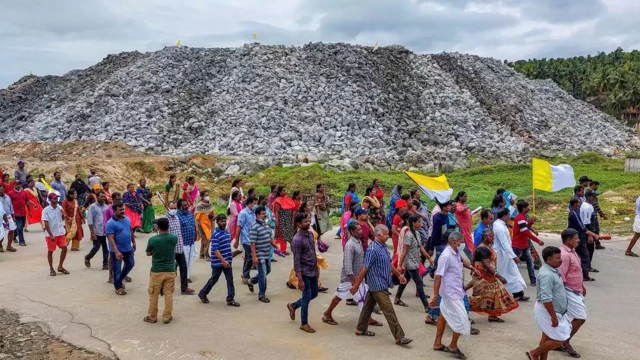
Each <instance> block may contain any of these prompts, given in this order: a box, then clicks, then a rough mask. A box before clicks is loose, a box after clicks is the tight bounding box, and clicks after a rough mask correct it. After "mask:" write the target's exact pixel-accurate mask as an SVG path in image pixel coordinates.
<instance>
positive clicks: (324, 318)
mask: <svg viewBox="0 0 640 360" xmlns="http://www.w3.org/2000/svg"><path fill="white" fill-rule="evenodd" d="M322 322H323V323H325V324H329V325H338V323H337V322H336V321H335V320H333V319H327V318H326V317H324V316H323V317H322Z"/></svg>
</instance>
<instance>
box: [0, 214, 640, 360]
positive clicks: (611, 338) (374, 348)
mask: <svg viewBox="0 0 640 360" xmlns="http://www.w3.org/2000/svg"><path fill="white" fill-rule="evenodd" d="M87 233H88V232H87ZM147 238H148V236H140V237H139V239H138V252H137V253H136V266H135V269H134V270H133V272H132V274H131V277H132V278H133V282H132V283H131V284H127V291H128V294H127V295H126V296H118V295H116V294H114V289H113V286H112V285H110V284H107V283H106V280H107V272H106V271H102V270H100V267H101V266H100V265H101V264H100V262H101V260H99V259H98V257H96V258H94V260H93V267H92V268H85V266H84V264H83V257H84V255H85V254H86V253H87V252H88V251H89V249H90V241H87V240H84V241H82V243H81V251H80V252H69V256H68V257H67V261H66V266H65V267H66V268H67V269H68V270H69V271H70V272H71V274H70V275H66V276H63V275H59V276H56V277H50V276H49V271H48V266H47V263H46V246H45V244H44V240H43V234H42V232H40V230H39V229H38V228H37V226H32V231H31V232H29V233H28V234H27V244H28V246H27V247H19V248H18V252H16V253H7V252H5V253H2V254H0V277H2V281H1V282H0V284H1V285H0V303H1V304H2V306H3V307H5V308H7V309H10V310H13V311H16V312H18V313H20V314H21V315H22V316H23V319H24V320H26V321H41V322H43V323H45V324H47V325H48V326H49V327H50V329H51V331H52V333H53V334H54V335H56V336H59V337H61V338H62V339H63V340H66V341H69V342H71V343H73V344H75V345H78V346H82V347H85V348H87V349H89V350H93V351H98V352H101V353H103V354H106V355H110V354H111V355H113V354H117V356H118V357H119V358H121V359H163V358H167V359H279V360H286V359H291V360H294V359H295V360H299V359H353V358H370V359H371V358H379V359H390V358H395V357H402V358H403V359H421V358H430V359H449V358H451V357H450V356H449V355H448V354H445V353H436V352H434V351H432V350H431V348H432V344H433V339H434V336H435V327H432V326H429V325H425V324H424V317H425V314H424V312H423V310H422V306H421V304H420V301H419V300H418V299H417V298H416V297H414V296H413V285H410V286H409V288H408V291H407V292H406V293H405V294H406V295H405V296H404V301H405V302H406V303H408V304H409V307H408V308H398V307H397V308H396V312H397V314H398V317H399V319H400V323H401V324H402V326H403V327H404V330H405V332H406V334H407V336H408V337H411V338H413V339H414V341H413V343H412V344H411V345H410V346H409V347H407V348H400V347H398V346H396V345H394V341H393V338H392V336H391V333H390V331H389V328H388V327H387V326H386V322H385V321H384V317H383V316H375V318H376V319H378V320H380V321H382V322H383V323H384V324H385V326H384V327H381V328H378V327H376V328H372V329H371V330H374V331H375V332H376V336H375V337H368V338H362V337H356V336H355V335H354V330H355V326H356V323H357V319H358V313H357V309H356V308H355V307H352V306H346V305H340V306H338V308H337V309H336V311H335V312H334V317H335V319H336V320H337V321H338V322H339V325H338V326H330V325H326V324H324V323H322V322H321V316H322V313H323V311H324V310H325V309H326V307H327V306H328V305H329V302H330V301H331V298H332V297H333V293H332V292H331V291H330V292H329V293H326V294H320V295H319V296H318V298H317V299H316V300H314V301H313V302H312V305H311V310H310V324H311V325H312V326H313V327H314V328H315V329H316V331H317V333H315V334H306V333H304V332H302V331H300V330H299V329H298V327H299V323H298V322H292V321H291V320H290V319H289V316H288V313H287V310H286V308H285V304H286V303H288V302H291V301H294V300H296V299H297V298H298V297H299V294H300V293H299V292H298V291H294V290H289V289H287V288H286V287H285V281H286V279H287V277H288V274H289V271H290V269H291V267H292V265H291V264H292V258H291V257H287V258H286V259H284V260H282V259H280V261H279V262H278V263H275V264H273V267H272V269H273V270H272V273H271V274H270V275H269V278H268V279H269V288H268V291H267V296H268V297H269V298H270V299H271V303H270V304H264V303H261V302H259V301H258V300H257V293H256V294H251V293H250V292H249V291H248V289H247V287H246V286H243V285H242V284H241V282H240V268H241V260H240V259H239V258H237V261H235V262H234V263H233V268H234V276H235V285H236V300H237V301H238V302H240V303H241V304H242V306H241V307H240V308H231V307H228V306H226V304H225V301H224V299H225V296H226V287H225V283H224V281H221V282H219V283H218V284H217V285H216V287H215V288H214V290H213V291H212V293H211V294H210V296H209V298H210V300H211V304H207V305H205V304H202V303H201V302H200V301H199V300H198V298H197V297H196V296H182V295H180V294H178V295H176V296H175V305H174V314H173V316H174V322H173V323H171V324H169V325H164V324H162V323H156V324H147V323H144V322H143V321H142V318H143V317H144V316H145V315H146V311H147V297H148V295H147V284H148V275H149V269H150V265H151V261H150V258H148V257H146V256H145V255H144V252H143V251H144V248H145V245H146V242H147ZM543 238H544V240H545V241H547V244H553V245H559V243H560V241H559V236H555V235H551V236H543ZM326 241H327V242H328V243H329V244H331V245H332V246H331V249H330V250H329V252H328V253H327V254H326V258H327V260H328V262H329V265H330V267H329V269H327V270H326V271H324V272H323V273H322V276H321V279H322V281H323V283H324V285H325V286H327V287H329V288H330V289H333V288H335V287H336V286H337V284H338V282H339V277H340V268H341V263H342V254H341V252H342V251H341V248H340V245H339V243H338V241H337V240H334V239H333V235H329V236H326ZM626 244H627V242H626V241H624V240H619V241H615V240H614V241H609V242H606V247H607V248H606V250H601V251H597V252H596V254H595V261H594V266H595V267H597V268H598V269H600V271H601V272H600V273H599V274H595V275H594V277H595V278H596V279H597V281H595V282H592V283H588V284H587V290H588V294H587V303H588V306H589V319H588V321H587V323H586V324H585V326H584V327H583V328H582V330H581V331H580V333H578V335H577V337H576V338H575V339H574V341H573V346H574V347H575V349H576V350H577V351H578V352H579V353H581V354H582V359H586V360H589V359H593V360H596V359H597V360H605V359H638V358H640V357H639V356H638V354H637V349H635V341H637V335H638V334H640V322H639V321H638V320H639V319H640V317H639V313H638V307H637V302H638V299H639V298H640V296H639V295H640V286H639V285H638V280H637V278H636V276H638V275H639V274H640V259H633V258H629V257H625V256H624V248H625V247H626ZM55 256H56V257H57V256H58V253H56V254H55ZM521 271H522V273H523V275H525V278H526V269H525V268H523V267H522V268H521ZM209 275H210V265H209V263H208V262H206V261H204V260H198V262H197V264H196V266H195V273H194V275H193V276H192V279H193V281H194V283H193V284H192V287H193V288H194V289H196V290H199V289H200V288H201V287H202V286H203V285H204V283H205V282H206V281H207V279H208V277H209ZM426 283H427V284H426V291H427V294H432V291H433V289H432V284H433V283H432V281H431V280H427V281H426ZM526 291H527V295H529V296H531V297H532V298H533V299H535V289H534V288H529V289H527V290H526ZM256 292H257V289H256ZM392 292H394V291H393V290H392ZM161 304H162V301H161ZM161 306H162V305H161ZM298 316H299V312H298ZM471 317H472V318H473V319H475V320H476V322H477V324H476V327H477V328H479V329H480V330H481V331H482V333H481V334H480V335H479V336H472V337H471V338H469V339H466V340H463V341H462V342H461V344H460V348H461V349H462V350H463V351H464V352H465V353H466V354H467V356H468V357H469V358H470V359H492V358H496V359H525V354H524V352H525V351H527V350H529V349H531V348H533V347H535V346H536V344H537V343H538V341H539V337H540V333H539V331H538V330H537V328H536V326H535V324H534V322H533V302H530V303H523V304H522V305H521V306H520V308H519V309H517V310H516V311H515V312H513V313H511V314H508V315H506V316H504V320H505V321H506V323H504V324H495V323H488V322H487V319H486V318H484V317H481V316H478V315H475V314H473V313H472V315H471ZM449 338H450V331H449V330H447V333H446V334H445V340H446V339H449ZM561 358H568V356H567V355H565V354H562V353H554V354H552V355H551V356H550V359H561Z"/></svg>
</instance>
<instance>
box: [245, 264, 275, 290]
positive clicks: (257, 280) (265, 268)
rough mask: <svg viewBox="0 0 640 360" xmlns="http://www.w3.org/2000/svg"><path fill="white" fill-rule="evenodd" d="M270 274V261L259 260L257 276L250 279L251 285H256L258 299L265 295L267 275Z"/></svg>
mask: <svg viewBox="0 0 640 360" xmlns="http://www.w3.org/2000/svg"><path fill="white" fill-rule="evenodd" d="M270 272H271V260H269V259H260V261H259V262H258V275H257V276H254V277H252V278H251V280H250V281H251V283H252V284H258V297H264V295H265V294H266V293H267V275H269V273H270Z"/></svg>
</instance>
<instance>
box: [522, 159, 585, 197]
mask: <svg viewBox="0 0 640 360" xmlns="http://www.w3.org/2000/svg"><path fill="white" fill-rule="evenodd" d="M531 170H532V175H533V188H534V189H537V190H542V191H547V192H556V191H559V190H562V189H566V188H570V187H573V186H575V185H576V179H575V175H574V172H573V168H572V167H571V165H567V164H560V165H551V164H549V162H548V161H544V160H541V159H531Z"/></svg>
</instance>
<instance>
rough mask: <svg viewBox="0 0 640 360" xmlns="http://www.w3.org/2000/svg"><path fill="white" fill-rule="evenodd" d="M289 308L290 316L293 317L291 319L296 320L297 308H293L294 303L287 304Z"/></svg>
mask: <svg viewBox="0 0 640 360" xmlns="http://www.w3.org/2000/svg"><path fill="white" fill-rule="evenodd" d="M287 310H289V317H290V318H291V321H295V320H296V309H294V308H293V305H291V303H288V304H287Z"/></svg>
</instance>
